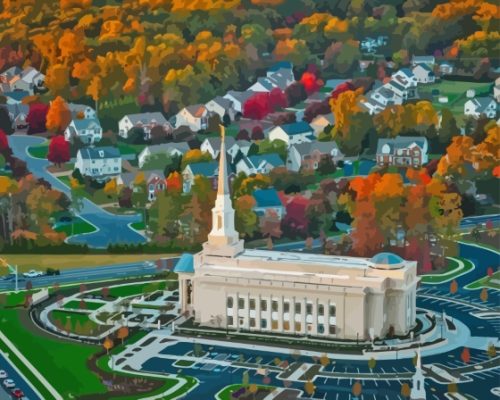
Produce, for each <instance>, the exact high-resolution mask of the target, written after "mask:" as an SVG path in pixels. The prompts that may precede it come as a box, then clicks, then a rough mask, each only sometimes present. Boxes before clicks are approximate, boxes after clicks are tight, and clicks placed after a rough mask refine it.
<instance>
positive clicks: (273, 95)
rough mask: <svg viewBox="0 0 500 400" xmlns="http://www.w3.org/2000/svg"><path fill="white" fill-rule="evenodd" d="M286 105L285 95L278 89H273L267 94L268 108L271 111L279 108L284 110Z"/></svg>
mask: <svg viewBox="0 0 500 400" xmlns="http://www.w3.org/2000/svg"><path fill="white" fill-rule="evenodd" d="M287 105H288V103H287V100H286V96H285V93H283V92H282V90H281V89H280V88H274V89H273V90H271V92H270V93H269V107H271V109H272V110H273V111H276V110H278V109H280V108H285V107H286V106H287Z"/></svg>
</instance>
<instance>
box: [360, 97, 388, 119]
mask: <svg viewBox="0 0 500 400" xmlns="http://www.w3.org/2000/svg"><path fill="white" fill-rule="evenodd" d="M359 106H360V107H361V108H362V109H363V110H365V111H366V112H367V113H368V114H370V115H375V114H378V113H379V112H381V111H383V110H384V109H385V106H384V105H383V104H382V103H379V102H378V101H376V100H374V99H372V98H368V99H366V98H361V99H360V101H359Z"/></svg>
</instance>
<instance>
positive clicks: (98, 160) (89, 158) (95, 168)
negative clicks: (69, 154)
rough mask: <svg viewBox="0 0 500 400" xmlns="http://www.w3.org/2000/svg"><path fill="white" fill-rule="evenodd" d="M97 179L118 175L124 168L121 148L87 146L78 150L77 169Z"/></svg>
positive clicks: (84, 174)
mask: <svg viewBox="0 0 500 400" xmlns="http://www.w3.org/2000/svg"><path fill="white" fill-rule="evenodd" d="M76 168H78V169H79V170H80V173H81V174H82V175H83V176H89V177H91V178H94V179H97V180H106V178H110V177H115V176H118V175H119V174H120V172H121V169H122V158H121V155H120V150H118V148H116V147H111V146H106V147H85V148H83V149H80V150H78V154H77V155H76V163H75V169H76Z"/></svg>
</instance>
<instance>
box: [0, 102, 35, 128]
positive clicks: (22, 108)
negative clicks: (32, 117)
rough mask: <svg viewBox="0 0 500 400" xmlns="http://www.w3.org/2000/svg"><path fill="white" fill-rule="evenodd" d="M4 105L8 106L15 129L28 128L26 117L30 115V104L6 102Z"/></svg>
mask: <svg viewBox="0 0 500 400" xmlns="http://www.w3.org/2000/svg"><path fill="white" fill-rule="evenodd" d="M0 107H1V105H0ZM4 107H6V108H7V112H8V113H9V117H10V120H11V121H12V127H13V128H14V129H26V128H28V122H27V121H26V117H27V116H28V112H29V106H28V105H27V104H21V103H19V104H5V105H4Z"/></svg>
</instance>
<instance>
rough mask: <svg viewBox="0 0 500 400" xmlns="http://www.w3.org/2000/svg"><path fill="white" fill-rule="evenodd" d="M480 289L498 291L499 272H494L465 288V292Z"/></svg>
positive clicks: (499, 285)
mask: <svg viewBox="0 0 500 400" xmlns="http://www.w3.org/2000/svg"><path fill="white" fill-rule="evenodd" d="M482 288H488V289H496V290H500V271H496V272H494V273H493V275H491V276H485V277H483V278H480V279H478V280H476V281H474V282H472V283H469V284H468V285H467V286H465V289H467V290H478V289H482Z"/></svg>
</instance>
